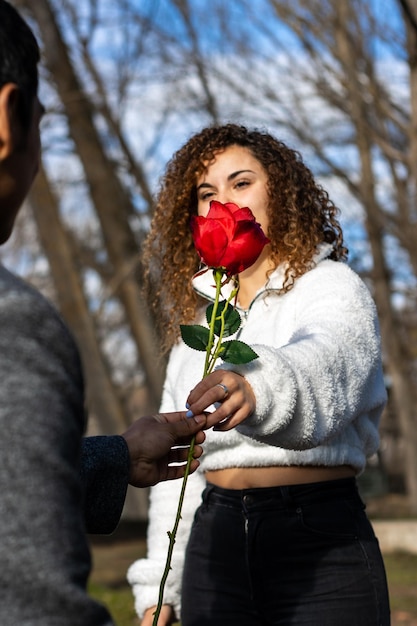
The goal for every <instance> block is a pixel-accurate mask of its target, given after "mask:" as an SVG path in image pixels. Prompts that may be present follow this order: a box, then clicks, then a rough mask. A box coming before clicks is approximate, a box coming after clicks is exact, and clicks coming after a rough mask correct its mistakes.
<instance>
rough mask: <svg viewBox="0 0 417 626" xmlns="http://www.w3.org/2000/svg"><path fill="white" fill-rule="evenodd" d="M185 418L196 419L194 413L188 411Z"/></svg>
mask: <svg viewBox="0 0 417 626" xmlns="http://www.w3.org/2000/svg"><path fill="white" fill-rule="evenodd" d="M185 417H194V413H193V412H192V411H187V413H186V414H185Z"/></svg>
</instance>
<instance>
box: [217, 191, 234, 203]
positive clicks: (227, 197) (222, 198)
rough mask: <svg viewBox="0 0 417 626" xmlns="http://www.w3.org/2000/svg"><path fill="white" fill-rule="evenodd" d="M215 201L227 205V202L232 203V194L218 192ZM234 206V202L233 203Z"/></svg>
mask: <svg viewBox="0 0 417 626" xmlns="http://www.w3.org/2000/svg"><path fill="white" fill-rule="evenodd" d="M216 200H218V201H219V202H221V203H222V204H227V203H228V202H233V201H234V200H233V194H232V193H231V192H230V191H227V190H225V191H219V193H218V194H217V198H216ZM234 204H236V202H235V203H234Z"/></svg>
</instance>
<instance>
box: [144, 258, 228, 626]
mask: <svg viewBox="0 0 417 626" xmlns="http://www.w3.org/2000/svg"><path fill="white" fill-rule="evenodd" d="M213 275H214V280H215V281H216V295H215V298H214V304H213V311H212V314H211V320H210V324H209V329H210V334H209V340H208V344H207V349H206V359H205V363H204V372H203V378H205V377H206V376H207V374H209V373H210V372H211V371H212V369H213V367H214V364H215V362H216V359H217V357H218V350H219V347H220V345H221V340H222V337H223V331H224V316H222V317H223V322H222V326H221V332H220V337H219V339H218V341H217V345H216V348H215V350H214V353H213V355H212V351H213V345H214V322H215V320H216V315H217V309H218V306H219V299H220V292H221V287H222V277H223V271H222V270H221V269H215V270H213ZM225 308H226V307H225ZM194 445H195V436H194V437H193V438H192V439H191V443H190V449H189V451H188V456H187V465H186V467H185V474H184V478H183V479H182V487H181V493H180V497H179V500H178V508H177V515H176V517H175V523H174V527H173V529H172V531H171V532H169V531H168V537H169V545H168V553H167V558H166V562H165V569H164V573H163V574H162V578H161V583H160V586H159V596H158V604H157V607H156V610H155V613H154V614H153V621H152V626H157V624H158V619H159V615H160V613H161V609H162V604H163V601H164V589H165V583H166V581H167V578H168V574H169V570H170V569H171V561H172V553H173V551H174V544H175V540H176V536H177V530H178V525H179V523H180V519H181V511H182V505H183V503H184V495H185V488H186V486H187V480H188V476H189V474H190V467H191V461H192V460H193V455H194Z"/></svg>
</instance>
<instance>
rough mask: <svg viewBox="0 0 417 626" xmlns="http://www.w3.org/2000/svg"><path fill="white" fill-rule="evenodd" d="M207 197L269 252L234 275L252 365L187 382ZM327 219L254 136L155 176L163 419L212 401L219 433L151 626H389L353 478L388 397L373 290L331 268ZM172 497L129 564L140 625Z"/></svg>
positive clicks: (290, 165) (152, 291)
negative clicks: (251, 218)
mask: <svg viewBox="0 0 417 626" xmlns="http://www.w3.org/2000/svg"><path fill="white" fill-rule="evenodd" d="M211 200H217V201H219V202H222V203H226V202H233V203H235V204H237V205H238V206H240V207H246V206H248V207H249V208H250V209H251V210H252V212H253V214H254V215H255V218H256V220H257V221H258V222H259V223H260V224H261V226H262V227H263V230H264V232H265V233H266V234H267V236H268V238H269V240H270V243H269V244H268V245H267V246H266V247H265V248H264V249H263V252H262V253H261V256H260V257H259V258H258V260H257V261H256V262H255V264H254V265H253V266H251V267H250V268H249V269H247V270H245V271H244V272H242V273H241V274H239V276H238V282H239V292H238V299H237V307H238V310H239V311H240V313H241V316H242V319H243V324H242V326H241V329H240V330H239V331H238V336H239V339H240V340H242V341H244V342H245V343H247V344H249V345H250V346H251V347H252V348H253V349H254V350H255V352H256V353H257V354H258V355H259V358H258V359H256V360H255V361H253V362H251V363H249V364H247V365H231V364H229V363H222V362H220V363H219V366H218V368H217V369H216V370H215V371H214V372H213V373H212V374H210V375H209V376H207V377H206V378H205V379H204V380H203V381H200V378H201V374H202V372H203V360H204V353H201V352H197V351H194V350H192V349H191V348H188V347H187V346H186V345H185V344H184V343H183V342H181V341H179V339H178V337H179V324H180V323H182V324H184V323H188V322H192V321H194V320H197V322H198V323H204V310H205V307H206V306H207V304H208V303H209V302H210V301H211V300H212V298H213V285H212V282H213V280H212V277H211V273H210V272H207V273H205V274H203V275H202V276H199V277H197V278H195V279H194V280H192V277H193V275H194V274H195V273H196V272H197V270H198V266H199V260H198V256H197V254H196V252H195V249H194V245H193V241H192V237H191V232H190V227H189V222H190V217H191V216H192V215H196V214H199V215H206V214H207V212H208V209H209V203H210V201H211ZM336 216H337V209H336V207H335V206H334V204H333V203H332V202H331V201H330V199H329V197H328V195H327V193H326V192H325V191H324V190H323V189H322V188H321V187H320V186H318V185H317V184H316V182H315V181H314V179H313V176H312V174H311V172H310V171H309V169H308V168H307V167H306V166H305V165H304V163H303V162H302V160H301V158H300V156H299V155H298V153H296V152H294V151H293V150H291V149H289V148H288V147H287V146H285V145H284V144H283V143H281V142H279V141H277V140H276V139H275V138H273V137H272V136H271V135H269V134H268V133H264V132H259V131H251V130H248V129H246V128H244V127H241V126H237V125H233V124H228V125H225V126H215V127H211V128H207V129H205V130H203V131H202V132H200V133H199V134H197V135H196V136H194V137H192V138H191V139H190V140H189V141H188V142H187V143H186V144H185V146H184V147H183V148H182V149H181V150H179V151H178V152H177V153H176V154H175V155H174V157H173V159H172V160H171V162H170V163H169V165H168V167H167V171H166V174H165V177H164V179H163V181H162V187H161V190H160V193H159V197H158V201H157V206H156V211H155V217H154V220H153V225H152V228H151V232H150V235H149V239H148V244H147V251H146V263H147V267H148V284H149V297H150V303H151V305H152V306H153V308H154V311H155V314H156V317H157V319H158V321H159V330H160V334H161V337H163V341H164V348H165V349H170V348H172V350H171V354H170V359H169V364H168V368H167V376H166V382H165V387H164V394H163V401H162V407H161V410H162V411H173V410H178V409H180V408H182V406H183V403H184V402H185V401H187V406H188V407H189V411H190V415H191V414H193V413H197V412H200V411H202V410H205V409H207V408H208V407H209V406H210V405H211V404H213V403H215V406H217V407H218V408H217V409H216V412H217V416H216V417H217V420H218V421H220V423H219V425H218V426H216V427H215V428H214V429H213V430H212V431H209V432H208V433H207V440H206V443H205V451H204V455H203V457H202V461H201V466H200V469H199V471H198V472H197V474H194V475H193V476H192V477H191V478H190V480H189V483H188V485H187V491H186V498H185V503H184V508H183V514H182V520H181V524H180V527H179V536H178V537H177V542H176V544H175V550H174V558H173V563H172V571H171V572H170V574H169V577H168V581H167V586H166V589H165V597H164V606H163V608H162V611H161V615H160V618H159V621H158V625H159V626H165V625H167V624H172V623H173V622H174V621H175V619H176V618H178V619H181V624H182V626H193V625H197V624H198V625H199V626H204V625H207V626H208V625H210V626H222V625H228V626H233V625H235V624H236V625H239V626H245V625H247V626H257V625H277V624H285V625H286V626H287V625H289V624H297V625H300V624H308V625H309V626H315V625H317V626H318V625H320V626H323V625H333V624H337V625H338V626H343V625H346V626H352V625H353V624H354V625H355V626H368V625H369V626H371V625H372V626H377V625H388V624H389V603H388V592H387V585H386V579H385V572H384V566H383V562H382V558H381V554H380V551H379V547H378V543H377V540H376V539H375V536H374V534H373V531H372V528H371V525H370V523H369V521H368V519H367V517H366V515H365V512H364V506H363V504H362V502H361V499H360V497H359V495H358V493H357V488H356V482H355V477H356V476H357V475H358V474H359V473H360V472H361V471H362V470H363V468H364V466H365V463H366V458H367V457H368V456H370V455H372V454H373V453H374V452H375V451H376V449H377V447H378V422H379V417H380V414H381V412H382V410H383V407H384V404H385V400H386V394H385V388H384V383H383V377H382V369H381V356H380V342H379V331H378V324H377V317H376V312H375V308H374V304H373V302H372V299H371V297H370V295H369V292H368V291H367V289H366V287H365V286H364V284H363V283H362V282H361V280H360V279H359V278H358V277H357V276H356V274H354V273H353V272H352V271H351V270H350V269H349V267H348V266H347V265H346V263H344V262H343V261H345V259H346V256H347V250H346V248H345V247H344V244H343V236H342V231H341V228H340V225H339V223H338V221H337V219H336ZM193 386H194V389H193V390H192V392H191V393H188V391H189V389H190V388H192V387H193ZM180 487H181V485H158V486H157V487H155V488H153V491H152V494H151V505H150V513H149V532H148V558H147V559H142V560H139V561H137V562H136V563H134V564H133V565H132V566H131V568H130V570H129V580H130V582H131V584H132V585H133V589H134V593H135V596H136V608H137V611H138V614H139V615H140V616H142V614H143V615H144V617H143V622H142V624H143V626H149V625H150V624H152V615H153V612H154V610H155V605H156V602H157V597H158V586H159V582H160V579H161V575H162V571H163V567H164V564H165V558H166V551H167V542H168V540H167V530H169V529H170V528H172V524H173V520H174V519H175V512H176V507H177V503H178V492H179V490H180ZM202 493H203V501H202V503H201V494H202ZM193 518H194V522H193ZM185 550H186V552H185V556H184V551H185Z"/></svg>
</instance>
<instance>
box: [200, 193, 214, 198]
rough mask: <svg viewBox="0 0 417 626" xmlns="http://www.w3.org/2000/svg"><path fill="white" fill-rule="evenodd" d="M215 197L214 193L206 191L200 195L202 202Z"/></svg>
mask: <svg viewBox="0 0 417 626" xmlns="http://www.w3.org/2000/svg"><path fill="white" fill-rule="evenodd" d="M213 195H214V192H213V191H206V192H204V193H202V194H201V195H200V200H208V199H209V198H211V197H212V196H213Z"/></svg>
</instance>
